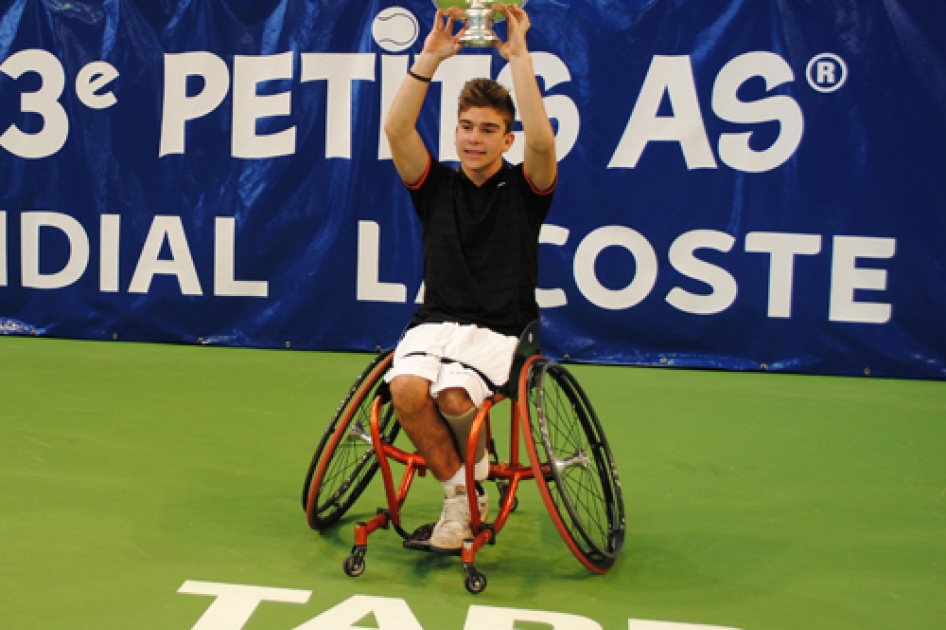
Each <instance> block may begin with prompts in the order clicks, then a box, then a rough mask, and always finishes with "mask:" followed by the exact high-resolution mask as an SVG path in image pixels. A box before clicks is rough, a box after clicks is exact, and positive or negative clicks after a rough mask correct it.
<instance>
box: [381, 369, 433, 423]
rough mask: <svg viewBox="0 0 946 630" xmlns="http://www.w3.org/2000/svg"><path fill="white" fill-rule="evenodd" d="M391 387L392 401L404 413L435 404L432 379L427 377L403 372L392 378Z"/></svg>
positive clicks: (415, 411)
mask: <svg viewBox="0 0 946 630" xmlns="http://www.w3.org/2000/svg"><path fill="white" fill-rule="evenodd" d="M389 387H390V390H391V401H392V402H393V403H394V407H395V409H398V410H399V411H401V412H402V413H408V414H411V413H417V412H418V411H421V410H423V409H424V408H426V407H428V406H430V405H432V404H433V399H431V397H430V381H428V380H427V379H425V378H421V377H419V376H411V375H409V374H403V375H400V376H395V377H394V378H393V379H391V382H390V384H389Z"/></svg>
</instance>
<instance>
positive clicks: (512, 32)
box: [493, 4, 532, 61]
mask: <svg viewBox="0 0 946 630" xmlns="http://www.w3.org/2000/svg"><path fill="white" fill-rule="evenodd" d="M493 8H494V9H495V10H496V11H498V12H499V13H501V14H502V16H503V17H504V18H506V41H505V42H503V41H501V40H496V41H494V42H493V46H495V48H496V51H497V52H498V53H499V54H500V56H501V57H502V58H503V59H506V60H507V61H508V60H510V59H512V58H513V57H518V56H520V55H522V54H525V53H528V52H529V49H528V48H527V47H526V31H528V30H529V27H530V26H531V25H532V24H531V22H529V15H528V14H527V13H526V12H525V10H524V9H523V8H522V7H518V6H516V5H511V4H494V5H493Z"/></svg>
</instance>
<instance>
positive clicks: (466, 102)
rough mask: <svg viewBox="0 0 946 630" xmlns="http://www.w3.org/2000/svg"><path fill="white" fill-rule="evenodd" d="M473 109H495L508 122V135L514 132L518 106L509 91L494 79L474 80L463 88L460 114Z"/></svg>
mask: <svg viewBox="0 0 946 630" xmlns="http://www.w3.org/2000/svg"><path fill="white" fill-rule="evenodd" d="M472 107H489V108H491V109H495V110H496V111H497V112H499V115H500V116H502V118H503V120H504V121H505V122H506V133H509V132H511V131H512V125H513V123H514V122H515V121H516V105H515V103H513V102H512V96H510V94H509V90H507V89H506V88H504V87H503V86H501V85H500V84H499V83H497V82H496V81H493V80H492V79H473V80H472V81H468V82H467V83H466V85H464V86H463V90H462V91H461V92H460V102H459V108H458V111H459V113H461V114H462V113H463V112H465V111H466V110H468V109H470V108H472Z"/></svg>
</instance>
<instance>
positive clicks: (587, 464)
mask: <svg viewBox="0 0 946 630" xmlns="http://www.w3.org/2000/svg"><path fill="white" fill-rule="evenodd" d="M526 383H527V385H526V388H527V389H526V392H522V393H525V394H526V396H527V399H526V400H525V401H524V402H525V408H526V410H527V413H528V418H529V421H528V422H527V423H525V422H524V423H523V425H524V427H523V432H524V434H525V442H526V448H527V450H528V453H529V459H530V460H531V462H532V469H533V471H534V472H535V478H536V482H537V484H538V486H539V492H540V493H541V495H542V498H543V500H544V501H545V505H546V507H547V508H548V510H549V514H550V515H551V517H552V520H553V522H554V523H555V527H556V528H557V529H558V531H559V533H560V534H561V535H562V538H563V539H564V541H565V544H566V545H567V546H568V548H569V549H570V550H571V552H572V553H573V554H575V557H576V558H578V560H579V562H581V563H582V564H583V565H585V566H586V567H587V568H588V569H590V570H592V571H594V572H595V573H605V572H606V571H608V570H609V569H610V568H611V566H612V565H613V564H614V561H615V559H616V557H617V554H618V552H620V550H621V547H622V546H623V544H624V529H625V520H624V499H623V497H622V495H621V483H620V481H619V480H618V473H617V469H616V467H615V465H614V459H613V457H612V455H611V449H610V448H609V446H608V441H607V439H606V438H605V435H604V432H603V431H602V429H601V423H600V422H599V421H598V417H597V415H596V414H595V412H594V409H593V408H592V406H591V403H590V402H589V401H588V397H587V396H586V395H585V392H584V391H583V390H582V388H581V386H580V385H579V384H578V381H577V380H575V377H574V376H572V375H571V373H570V372H569V371H568V370H567V369H565V367H564V366H562V365H559V364H557V363H553V362H551V361H548V360H546V359H538V360H536V361H535V362H533V363H532V367H531V368H530V370H529V373H528V375H527V376H526Z"/></svg>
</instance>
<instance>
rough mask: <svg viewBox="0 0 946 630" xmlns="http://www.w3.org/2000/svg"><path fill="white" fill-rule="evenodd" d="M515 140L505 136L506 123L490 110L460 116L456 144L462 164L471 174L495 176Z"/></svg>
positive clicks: (510, 135) (480, 109)
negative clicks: (484, 172)
mask: <svg viewBox="0 0 946 630" xmlns="http://www.w3.org/2000/svg"><path fill="white" fill-rule="evenodd" d="M514 139H515V136H514V135H513V134H512V133H506V122H505V121H504V120H503V117H502V116H501V115H500V114H499V112H497V111H496V110H495V109H492V108H491V107H471V108H469V109H467V110H466V111H463V112H461V113H460V120H459V123H458V124H457V131H456V144H457V154H458V155H459V157H460V163H461V164H463V166H464V167H465V168H466V169H468V170H471V171H487V172H492V171H493V170H494V169H498V168H499V165H500V164H501V163H502V162H501V160H502V156H503V153H505V152H506V151H508V150H509V147H511V146H512V142H513V140H514Z"/></svg>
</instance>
